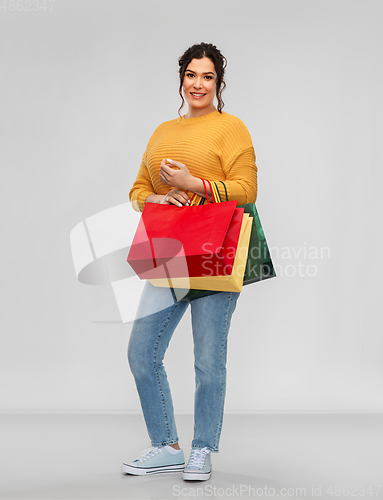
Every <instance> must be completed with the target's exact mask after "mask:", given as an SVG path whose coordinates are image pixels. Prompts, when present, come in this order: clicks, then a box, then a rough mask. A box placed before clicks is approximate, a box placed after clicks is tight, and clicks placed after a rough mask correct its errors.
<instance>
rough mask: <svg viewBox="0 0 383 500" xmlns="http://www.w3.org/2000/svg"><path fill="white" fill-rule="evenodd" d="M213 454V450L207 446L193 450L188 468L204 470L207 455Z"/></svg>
mask: <svg viewBox="0 0 383 500" xmlns="http://www.w3.org/2000/svg"><path fill="white" fill-rule="evenodd" d="M209 453H211V450H210V449H209V448H207V447H206V446H205V447H204V448H193V449H192V451H191V453H190V458H189V462H188V467H198V468H199V469H202V467H203V466H204V465H205V460H206V455H208V454H209Z"/></svg>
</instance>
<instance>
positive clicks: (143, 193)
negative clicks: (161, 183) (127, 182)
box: [129, 149, 155, 212]
mask: <svg viewBox="0 0 383 500" xmlns="http://www.w3.org/2000/svg"><path fill="white" fill-rule="evenodd" d="M150 194H155V192H154V187H153V184H152V181H151V178H150V175H149V171H148V167H147V149H146V150H145V152H144V154H143V156H142V161H141V165H140V168H139V170H138V174H137V177H136V180H135V181H134V183H133V186H132V189H131V190H130V191H129V199H130V202H131V203H132V207H133V208H134V210H136V212H142V211H143V209H144V206H145V200H146V198H147V197H148V196H149V195H150Z"/></svg>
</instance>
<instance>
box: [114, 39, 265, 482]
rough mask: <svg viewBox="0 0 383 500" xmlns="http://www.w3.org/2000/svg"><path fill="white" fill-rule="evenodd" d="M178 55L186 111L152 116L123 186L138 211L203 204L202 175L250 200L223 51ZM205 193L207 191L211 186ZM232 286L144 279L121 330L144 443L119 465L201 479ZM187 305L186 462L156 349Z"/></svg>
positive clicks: (245, 144)
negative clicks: (191, 400) (129, 324)
mask: <svg viewBox="0 0 383 500" xmlns="http://www.w3.org/2000/svg"><path fill="white" fill-rule="evenodd" d="M178 62H179V77H180V86H179V94H180V97H181V99H182V104H181V106H180V108H179V110H178V112H180V110H181V109H182V107H183V105H184V102H185V100H186V102H187V104H188V110H187V113H186V114H185V115H183V116H179V118H176V119H173V120H169V121H167V122H164V123H162V124H161V125H159V126H158V127H157V128H156V130H155V131H154V133H153V135H152V137H151V138H150V140H149V142H148V145H147V147H146V150H145V152H144V154H143V157H142V162H141V165H140V168H139V171H138V174H137V178H136V180H135V182H134V184H133V187H132V189H131V190H130V192H129V197H130V201H131V202H132V205H133V207H134V208H135V209H136V210H138V211H142V210H143V209H144V206H145V204H146V203H162V204H173V205H177V206H183V205H188V204H189V203H190V198H191V197H192V196H194V195H195V194H197V195H199V197H200V201H201V203H202V202H204V203H206V199H205V196H206V195H205V191H204V187H203V181H202V180H201V179H207V180H210V181H211V182H215V183H216V184H217V189H218V191H219V194H220V195H221V198H222V199H226V196H227V198H228V199H229V200H236V201H237V205H244V204H246V203H254V202H255V200H256V197H257V170H258V169H257V166H256V164H255V152H254V147H253V144H252V140H251V137H250V134H249V131H248V130H247V128H246V126H245V124H244V123H243V121H242V120H241V119H240V118H237V117H236V116H234V115H231V114H229V113H226V112H224V111H222V108H223V106H224V103H223V100H222V91H223V90H224V89H225V87H226V84H225V81H224V73H225V67H226V64H227V61H226V58H225V57H224V56H223V55H222V54H221V52H220V51H219V50H218V49H217V47H216V46H215V45H212V44H208V43H200V44H196V45H193V46H192V47H189V48H188V49H187V50H186V51H185V53H184V54H183V55H182V56H181V57H180V58H179V60H178ZM215 99H216V100H217V107H215V105H214V100H215ZM219 181H223V182H224V185H223V184H222V183H220V182H219ZM207 194H208V196H210V195H211V193H210V188H208V193H207ZM239 295H240V294H239V293H238V292H218V293H214V294H212V295H207V296H204V297H200V298H198V299H195V300H192V301H190V302H188V301H184V300H177V298H176V296H175V293H174V291H173V289H171V288H157V287H154V286H153V285H151V284H150V283H149V282H147V283H146V284H145V287H144V291H143V293H142V296H141V299H140V304H139V308H138V311H137V319H136V320H135V322H134V324H133V328H132V332H131V336H130V339H129V347H128V359H129V365H130V368H131V371H132V374H133V376H134V379H135V382H136V386H137V391H138V394H139V397H140V402H141V407H142V411H143V414H144V418H145V423H146V426H147V430H148V434H149V437H150V440H151V444H152V448H151V449H149V450H145V452H144V454H143V456H142V457H141V458H139V459H136V460H134V461H132V462H129V463H124V464H123V466H122V470H123V471H124V472H126V473H128V474H134V475H146V474H153V473H162V472H177V471H182V472H183V476H182V477H183V479H185V480H206V479H209V477H210V474H211V453H212V452H218V451H219V450H218V445H219V440H220V435H221V430H222V423H223V413H224V400H225V391H226V358H227V337H228V333H229V328H230V321H231V317H232V314H233V312H234V310H235V308H236V303H237V300H238V297H239ZM189 304H190V305H191V316H192V329H193V341H194V357H195V377H196V389H195V406H194V438H193V441H192V444H191V446H192V449H191V454H190V458H189V462H188V464H187V466H186V467H185V462H184V454H183V450H182V449H181V448H180V447H179V444H178V435H177V428H176V423H175V418H174V410H173V402H172V398H171V393H170V387H169V383H168V380H167V376H166V372H165V368H164V366H163V358H164V355H165V352H166V349H167V347H168V344H169V342H170V340H171V338H172V335H173V333H174V331H175V328H176V327H177V325H178V323H179V321H180V320H181V318H182V316H183V314H184V313H185V311H186V309H187V307H188V306H189ZM180 376H181V374H180Z"/></svg>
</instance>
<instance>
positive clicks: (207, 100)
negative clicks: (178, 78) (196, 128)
mask: <svg viewBox="0 0 383 500" xmlns="http://www.w3.org/2000/svg"><path fill="white" fill-rule="evenodd" d="M216 78H217V73H216V72H215V67H214V63H213V61H212V60H211V59H209V58H208V57H203V58H202V59H192V60H191V61H190V63H189V64H188V66H187V68H186V71H185V76H184V81H183V91H184V98H185V100H186V102H187V103H188V104H189V106H190V107H192V108H194V111H197V112H198V114H200V113H201V112H204V113H209V112H211V111H214V110H215V109H216V108H215V107H214V104H213V101H214V97H215V92H216V86H215V81H216ZM189 109H190V108H189Z"/></svg>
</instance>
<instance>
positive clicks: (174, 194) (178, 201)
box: [167, 189, 190, 207]
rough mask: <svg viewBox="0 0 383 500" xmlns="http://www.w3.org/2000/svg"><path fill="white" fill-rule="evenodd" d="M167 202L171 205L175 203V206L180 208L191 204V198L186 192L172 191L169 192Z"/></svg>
mask: <svg viewBox="0 0 383 500" xmlns="http://www.w3.org/2000/svg"><path fill="white" fill-rule="evenodd" d="M167 200H168V201H169V202H170V203H173V205H177V206H179V207H182V205H187V204H188V203H190V200H189V196H188V195H187V194H186V193H185V192H184V191H181V190H179V189H172V190H171V191H169V193H168V194H167Z"/></svg>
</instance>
